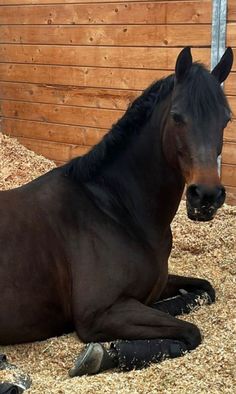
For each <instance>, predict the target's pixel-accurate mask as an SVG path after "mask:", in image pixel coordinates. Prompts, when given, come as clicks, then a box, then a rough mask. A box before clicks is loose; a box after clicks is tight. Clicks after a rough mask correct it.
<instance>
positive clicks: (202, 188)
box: [186, 184, 226, 222]
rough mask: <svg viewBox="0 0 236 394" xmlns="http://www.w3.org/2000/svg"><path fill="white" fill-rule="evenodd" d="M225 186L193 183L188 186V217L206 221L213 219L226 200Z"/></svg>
mask: <svg viewBox="0 0 236 394" xmlns="http://www.w3.org/2000/svg"><path fill="white" fill-rule="evenodd" d="M225 195H226V194H225V188H224V187H223V186H221V185H219V186H211V187H210V186H206V185H201V184H192V185H190V186H189V187H188V188H187V192H186V206H187V214H188V218H189V219H191V220H195V221H202V222H206V221H209V220H212V219H213V218H214V216H215V214H216V211H217V209H218V208H220V207H221V206H222V205H223V203H224V201H225Z"/></svg>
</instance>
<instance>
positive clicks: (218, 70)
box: [211, 47, 234, 83]
mask: <svg viewBox="0 0 236 394" xmlns="http://www.w3.org/2000/svg"><path fill="white" fill-rule="evenodd" d="M233 60H234V54H233V51H232V48H230V47H228V48H227V49H226V51H225V53H224V55H223V56H222V58H221V59H220V61H219V63H218V64H217V65H216V66H215V68H214V69H213V70H212V72H211V73H212V75H214V77H216V79H218V81H219V82H220V83H222V82H224V80H225V79H226V78H227V77H228V75H229V73H230V70H231V68H232V65H233Z"/></svg>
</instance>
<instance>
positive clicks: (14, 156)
mask: <svg viewBox="0 0 236 394" xmlns="http://www.w3.org/2000/svg"><path fill="white" fill-rule="evenodd" d="M0 163H1V165H0V189H8V188H13V187H16V186H18V185H21V184H23V183H26V182H28V181H30V180H31V179H33V178H35V177H37V176H39V175H41V174H42V173H44V172H46V171H48V170H49V169H51V168H53V167H54V166H55V164H54V163H53V162H50V161H49V160H47V159H45V158H43V157H41V156H37V155H36V154H34V153H33V152H31V151H29V150H27V149H26V148H24V147H22V146H21V145H20V144H19V143H18V142H17V141H16V140H14V139H10V138H8V137H6V136H2V135H1V134H0ZM235 219H236V207H230V206H227V205H226V206H224V208H222V209H221V210H220V211H219V213H218V215H217V216H216V218H215V219H214V221H213V222H209V223H194V222H191V221H189V220H188V219H187V218H186V214H185V207H184V204H181V207H180V209H179V212H178V215H177V216H176V218H175V221H174V223H173V226H172V227H173V233H174V247H173V251H172V256H171V259H170V268H171V271H172V272H175V273H178V274H183V275H184V274H186V275H193V276H194V275H195V276H199V277H205V278H206V279H209V280H211V281H212V283H213V285H214V286H215V288H216V291H217V301H216V303H215V304H214V305H212V306H210V307H209V306H203V307H202V308H201V309H199V310H198V311H195V312H193V313H192V314H191V315H189V316H185V317H183V318H184V319H186V320H188V321H191V322H193V323H195V324H197V325H198V326H199V327H200V329H201V331H202V333H204V337H205V338H204V341H203V343H202V344H201V345H200V346H199V347H198V348H197V349H196V350H195V351H193V352H192V353H189V354H187V355H185V356H184V357H181V358H177V359H173V360H166V361H164V362H162V363H160V364H156V365H152V366H151V367H149V368H148V369H145V370H141V371H132V372H129V373H118V372H106V373H103V374H101V375H97V376H92V377H82V378H74V379H70V378H69V377H68V375H67V372H68V369H69V368H70V367H71V366H72V363H73V358H74V357H75V356H76V355H77V354H78V353H79V352H80V350H81V348H82V346H83V345H82V344H81V343H80V342H79V341H78V339H77V338H76V336H75V334H71V335H66V336H62V337H60V338H52V339H49V340H47V341H44V342H40V343H33V344H26V345H19V346H7V347H0V352H5V353H6V354H7V356H8V359H9V361H11V362H12V363H15V364H17V366H19V367H20V368H22V369H23V370H24V371H25V372H27V373H29V374H30V376H31V378H32V380H33V384H32V386H31V388H30V389H29V390H28V392H29V393H32V394H36V393H37V394H39V393H40V394H42V393H45V394H46V393H50V394H51V393H55V394H56V393H57V394H59V393H61V394H62V393H63V394H64V393H83V394H86V393H120V394H122V393H132V394H135V393H140V394H141V393H168V394H170V393H191V394H194V393H207V392H209V393H235V384H236V375H235V369H236V368H235V348H236V335H235V334H236V333H235V327H236V324H235V323H236V316H235V281H236V280H235V262H236V245H235V244H236V242H235V241H236V220H235ZM6 374H7V372H6V371H0V380H1V379H4V378H6V377H7V375H6Z"/></svg>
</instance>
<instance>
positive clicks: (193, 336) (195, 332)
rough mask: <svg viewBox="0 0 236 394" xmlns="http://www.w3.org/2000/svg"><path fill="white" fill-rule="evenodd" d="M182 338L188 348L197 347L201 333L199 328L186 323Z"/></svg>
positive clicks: (200, 340)
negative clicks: (186, 326)
mask: <svg viewBox="0 0 236 394" xmlns="http://www.w3.org/2000/svg"><path fill="white" fill-rule="evenodd" d="M184 339H185V342H186V344H187V347H188V350H193V349H195V348H196V347H198V346H199V345H200V343H201V342H202V335H201V332H200V330H199V328H198V327H197V326H195V325H194V324H191V323H188V328H187V329H186V331H185V335H184Z"/></svg>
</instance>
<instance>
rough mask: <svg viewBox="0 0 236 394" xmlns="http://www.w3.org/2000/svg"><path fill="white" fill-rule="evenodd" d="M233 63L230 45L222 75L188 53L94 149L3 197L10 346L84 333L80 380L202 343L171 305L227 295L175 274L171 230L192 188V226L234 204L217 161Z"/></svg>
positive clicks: (2, 279)
mask: <svg viewBox="0 0 236 394" xmlns="http://www.w3.org/2000/svg"><path fill="white" fill-rule="evenodd" d="M232 63H233V52H232V49H231V48H230V47H229V48H227V49H226V51H225V53H224V55H223V56H222V58H221V60H220V61H219V63H218V64H217V65H216V67H215V68H214V69H213V71H212V72H211V73H210V72H209V71H208V70H207V69H206V68H205V66H204V65H202V64H201V63H198V62H193V60H192V55H191V50H190V48H189V47H185V48H184V49H182V51H181V52H180V53H179V55H178V57H177V60H176V65H175V73H174V74H171V75H169V76H167V77H166V78H163V79H161V80H158V81H157V82H154V83H153V84H152V85H151V86H149V87H148V88H147V89H146V90H145V91H144V92H143V93H142V94H141V95H140V96H139V97H138V98H137V99H135V100H134V101H133V103H132V104H131V105H130V106H129V108H128V109H127V111H126V112H125V114H124V115H123V116H122V117H121V118H120V119H119V120H118V122H117V123H116V124H114V125H113V126H112V128H111V129H110V131H109V132H108V133H107V134H106V135H105V136H104V137H103V139H102V140H101V141H100V142H99V143H98V144H97V145H95V146H94V147H93V148H91V150H90V151H89V152H88V153H86V154H85V155H84V156H81V157H76V158H74V159H72V160H71V161H69V162H68V163H66V164H65V165H62V166H61V167H57V168H55V169H53V170H51V171H50V172H48V173H46V174H44V175H43V176H41V177H39V178H37V179H35V180H33V181H32V182H30V183H28V184H26V185H24V186H21V187H19V188H16V189H12V190H8V191H2V192H1V193H0V217H1V221H0V245H1V247H0V250H1V255H0V299H1V303H0V344H1V345H8V344H17V343H22V342H32V341H39V340H44V339H47V338H49V337H52V336H58V335H61V334H64V333H68V332H71V331H72V330H75V331H76V333H77V335H78V337H79V338H80V339H81V340H82V341H83V342H84V343H88V344H90V345H88V346H87V347H86V350H85V353H83V354H82V356H80V357H79V361H78V363H79V366H78V365H77V368H76V370H75V369H73V371H72V372H71V376H75V375H76V374H77V375H80V374H83V373H97V372H99V371H101V370H102V369H106V368H108V367H111V365H116V366H117V365H121V364H122V365H124V363H125V361H124V360H125V359H126V358H127V359H128V358H129V357H126V356H127V352H128V350H127V349H128V348H129V355H130V354H131V355H134V354H136V361H137V363H136V364H137V365H138V364H139V363H140V360H141V361H143V362H144V363H145V362H146V361H147V359H148V361H150V360H151V361H155V360H157V358H158V357H159V356H158V354H159V353H160V349H162V353H163V354H164V353H165V352H166V354H167V355H169V356H170V357H175V356H179V355H181V354H183V352H185V351H190V350H193V349H195V348H196V347H197V346H198V345H199V344H200V343H201V340H202V339H201V333H200V330H199V329H198V327H197V326H196V325H194V324H192V323H189V322H187V321H182V320H181V319H179V318H177V317H175V316H176V315H177V314H178V313H179V312H181V311H180V308H177V309H178V311H176V310H175V311H174V312H173V311H172V312H171V311H170V310H171V308H167V309H166V310H165V309H163V302H164V301H163V302H162V300H167V304H168V302H170V303H171V297H175V298H173V299H174V300H175V299H176V297H177V299H178V295H179V296H180V297H181V296H182V297H185V296H187V295H189V294H194V295H199V294H200V293H201V292H204V293H205V294H207V295H208V297H209V300H210V302H214V300H215V290H214V289H213V287H212V285H211V284H210V283H209V282H208V281H207V280H205V279H199V278H192V277H184V276H183V277H182V276H177V275H172V274H170V273H169V272H168V258H169V255H170V252H171V248H172V233H171V228H170V225H171V222H172V220H173V218H174V216H175V214H176V212H177V209H178V206H179V204H180V201H181V198H182V195H183V192H184V188H185V185H186V210H187V215H188V217H189V218H190V219H191V220H194V221H209V220H212V219H213V218H214V216H215V214H216V212H217V210H218V209H219V208H220V207H221V206H222V205H223V203H224V201H225V195H226V193H225V188H224V186H223V185H222V184H221V181H220V178H219V174H218V168H217V158H218V156H219V155H220V154H221V150H222V144H223V130H224V128H225V127H226V125H227V123H228V122H229V120H230V118H231V110H230V107H229V104H228V102H227V99H226V97H225V95H224V92H223V90H222V88H221V83H222V82H223V81H224V80H225V79H226V78H227V76H228V74H229V73H230V70H231V67H232ZM181 289H183V290H182V295H181V294H180V293H181ZM199 292H200V293H199ZM168 300H169V301H168ZM155 303H156V304H155ZM158 303H159V304H158ZM167 304H166V305H167ZM153 305H154V307H153ZM155 305H156V307H155ZM158 305H159V306H158ZM177 312H178V313H177ZM106 341H114V342H112V343H113V345H112V346H111V348H110V350H106V349H105V347H104V346H103V345H101V343H102V342H106ZM134 349H135V351H134ZM163 349H164V350H163ZM158 352H159V353H158ZM137 354H138V355H139V356H137ZM150 354H151V356H150ZM155 357H156V358H155ZM131 358H132V359H133V360H134V359H135V357H133V356H132V357H131ZM145 360H146V361H145ZM85 361H86V362H87V364H86V362H85ZM78 363H77V364H78ZM88 364H90V366H89V368H88ZM86 365H87V366H86ZM132 365H133V366H134V367H135V362H133V364H132ZM124 368H130V366H129V365H128V366H127V365H126V366H125V367H124Z"/></svg>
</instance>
